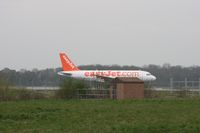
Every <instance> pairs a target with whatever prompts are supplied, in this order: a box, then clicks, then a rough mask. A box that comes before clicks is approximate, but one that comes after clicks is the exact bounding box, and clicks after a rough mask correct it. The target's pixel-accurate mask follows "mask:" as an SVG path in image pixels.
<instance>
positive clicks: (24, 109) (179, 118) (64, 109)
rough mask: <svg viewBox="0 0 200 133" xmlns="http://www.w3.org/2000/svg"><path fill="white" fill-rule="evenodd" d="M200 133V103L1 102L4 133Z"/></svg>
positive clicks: (0, 132)
mask: <svg viewBox="0 0 200 133" xmlns="http://www.w3.org/2000/svg"><path fill="white" fill-rule="evenodd" d="M4 132H6V133H7V132H8V133H9V132H10V133H13V132H15V133H23V132H24V133H38V132H41V133H43V132H45V133H46V132H48V133H62V132H75V133H77V132H81V133H93V132H97V133H99V132H102V133H110V132H125V133H126V132H130V133H132V132H138V133H143V132H147V133H149V132H150V133H157V132H160V133H164V132H173V133H195V132H196V133H197V132H200V99H178V100H167V99H166V100H127V101H126V100H125V101H117V100H82V101H81V100H33V101H17V102H0V133H4Z"/></svg>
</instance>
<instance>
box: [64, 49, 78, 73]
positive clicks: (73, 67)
mask: <svg viewBox="0 0 200 133" xmlns="http://www.w3.org/2000/svg"><path fill="white" fill-rule="evenodd" d="M60 60H61V63H62V68H63V71H79V69H78V67H76V65H74V63H73V62H72V61H71V60H70V59H69V58H68V57H67V55H66V54H65V53H60Z"/></svg>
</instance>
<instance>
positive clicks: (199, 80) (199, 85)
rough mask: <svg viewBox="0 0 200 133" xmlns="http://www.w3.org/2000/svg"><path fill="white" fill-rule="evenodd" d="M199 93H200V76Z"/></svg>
mask: <svg viewBox="0 0 200 133" xmlns="http://www.w3.org/2000/svg"><path fill="white" fill-rule="evenodd" d="M199 95H200V78H199Z"/></svg>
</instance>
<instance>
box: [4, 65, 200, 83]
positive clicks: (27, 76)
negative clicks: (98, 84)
mask: <svg viewBox="0 0 200 133" xmlns="http://www.w3.org/2000/svg"><path fill="white" fill-rule="evenodd" d="M79 68H80V69H82V70H146V71H149V72H151V73H152V74H153V75H155V76H156V77H157V80H156V81H154V85H155V86H169V84H170V83H169V82H170V78H173V79H174V80H184V79H185V78H187V79H188V80H195V81H196V80H199V78H200V66H191V67H182V66H171V65H170V64H164V65H163V66H159V65H147V66H143V67H137V66H119V65H84V66H83V65H82V66H79ZM59 71H61V68H56V69H45V70H38V69H33V70H31V71H30V70H25V69H22V70H20V71H16V70H10V69H8V68H5V69H3V70H1V71H0V75H1V77H2V76H3V78H4V79H5V80H6V81H9V83H11V84H13V85H16V86H59V85H60V83H61V81H62V80H63V77H61V76H59V75H57V72H59Z"/></svg>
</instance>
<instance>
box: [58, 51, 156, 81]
mask: <svg viewBox="0 0 200 133" xmlns="http://www.w3.org/2000/svg"><path fill="white" fill-rule="evenodd" d="M60 60H61V64H62V69H63V71H60V72H58V75H61V76H66V77H71V78H77V79H89V80H96V81H102V79H103V80H104V79H115V78H119V77H130V78H138V79H140V80H142V81H144V82H146V81H154V80H156V77H155V76H154V75H152V74H151V73H149V72H147V71H142V70H80V69H79V68H78V67H77V66H76V65H75V64H74V63H73V62H72V61H71V60H70V58H69V57H68V56H67V55H66V54H65V53H60Z"/></svg>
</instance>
